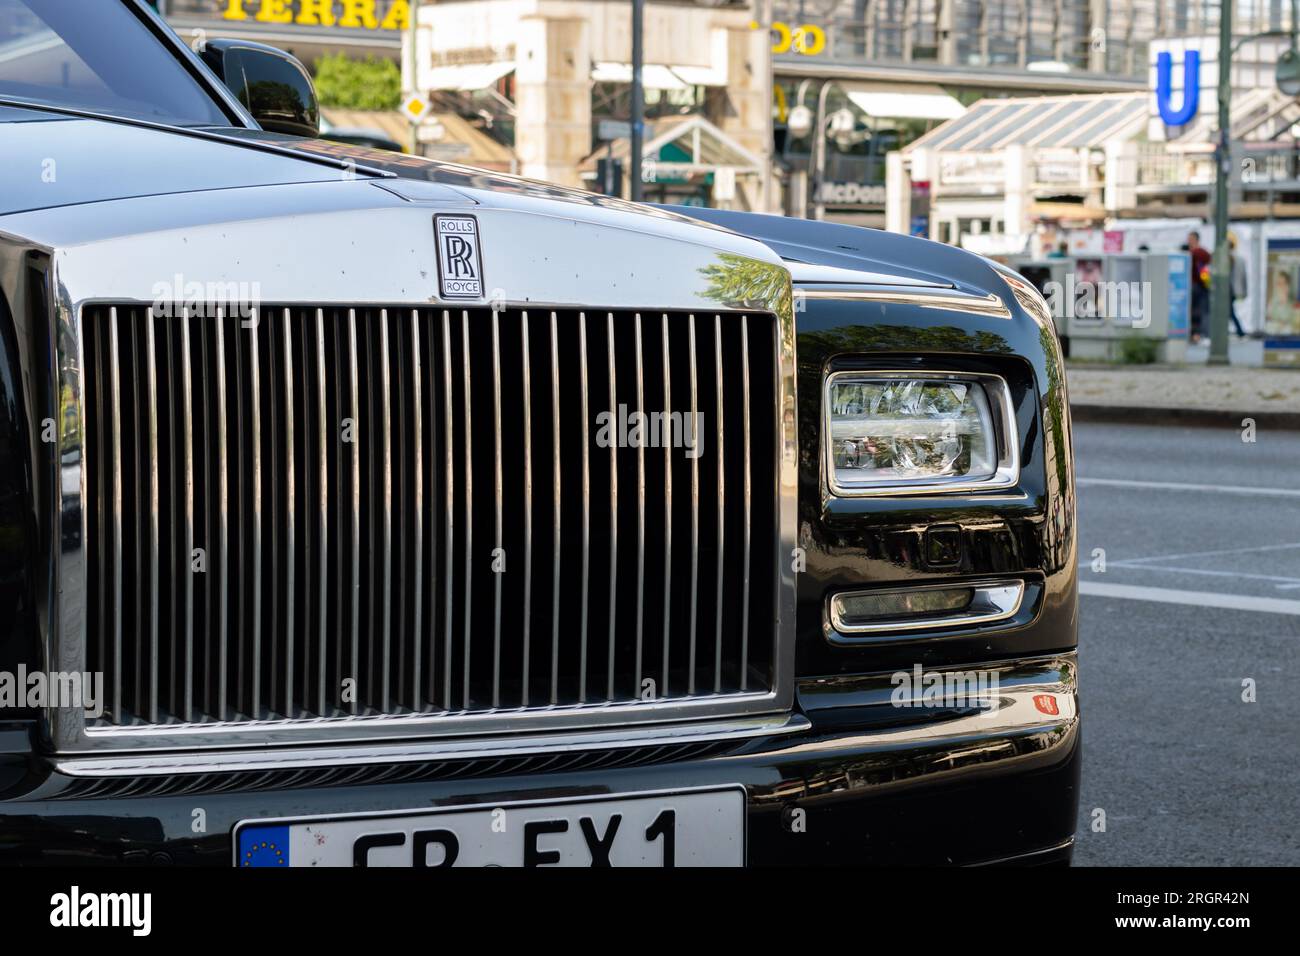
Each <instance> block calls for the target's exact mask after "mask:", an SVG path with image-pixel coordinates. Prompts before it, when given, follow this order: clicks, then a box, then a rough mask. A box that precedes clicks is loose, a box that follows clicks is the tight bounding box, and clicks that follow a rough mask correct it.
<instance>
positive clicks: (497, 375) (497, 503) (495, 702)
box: [492, 309, 505, 709]
mask: <svg viewBox="0 0 1300 956" xmlns="http://www.w3.org/2000/svg"><path fill="white" fill-rule="evenodd" d="M492 449H493V456H492V506H493V515H494V516H495V520H494V521H493V538H492V541H493V545H492V558H493V561H494V564H493V566H492V572H493V573H492V707H493V708H494V709H495V708H497V707H500V706H501V588H502V585H503V583H504V579H503V575H502V574H501V573H500V572H499V571H497V568H496V565H495V561H496V560H497V559H498V557H499V556H500V555H501V553H502V552H501V545H502V535H503V532H504V527H503V518H502V509H503V508H504V505H505V501H504V495H503V492H502V465H501V320H500V313H499V312H498V311H497V310H496V309H493V310H492Z"/></svg>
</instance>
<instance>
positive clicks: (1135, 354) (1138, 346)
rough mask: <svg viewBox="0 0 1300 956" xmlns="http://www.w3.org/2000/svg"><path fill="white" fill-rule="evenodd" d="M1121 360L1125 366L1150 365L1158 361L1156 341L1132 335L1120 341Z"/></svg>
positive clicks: (1143, 336)
mask: <svg viewBox="0 0 1300 956" xmlns="http://www.w3.org/2000/svg"><path fill="white" fill-rule="evenodd" d="M1119 360H1120V362H1122V363H1123V364H1125V365H1150V364H1152V363H1153V362H1154V361H1155V360H1156V340H1155V339H1153V338H1149V337H1147V336H1145V335H1137V334H1134V333H1130V334H1128V335H1125V336H1124V337H1123V338H1122V339H1120V340H1119Z"/></svg>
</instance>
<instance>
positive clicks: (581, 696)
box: [578, 312, 591, 703]
mask: <svg viewBox="0 0 1300 956" xmlns="http://www.w3.org/2000/svg"><path fill="white" fill-rule="evenodd" d="M578 366H579V368H578V382H579V385H580V387H581V390H582V425H581V427H580V428H579V429H578V433H579V434H580V435H581V436H582V613H581V621H582V623H581V626H580V627H579V635H580V637H579V640H580V642H581V643H580V650H579V652H578V661H579V663H578V700H579V702H582V703H585V702H586V700H587V615H588V608H589V605H590V602H591V593H590V589H589V584H590V580H591V579H590V573H591V448H590V445H589V442H590V438H589V435H588V432H589V431H590V430H591V418H590V417H589V415H590V411H589V408H588V404H587V313H586V312H579V313H578Z"/></svg>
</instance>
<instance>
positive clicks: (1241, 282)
mask: <svg viewBox="0 0 1300 956" xmlns="http://www.w3.org/2000/svg"><path fill="white" fill-rule="evenodd" d="M1228 256H1229V258H1230V260H1231V262H1232V268H1231V271H1230V272H1229V276H1230V279H1229V282H1228V292H1229V294H1230V296H1231V298H1230V299H1229V302H1230V304H1229V306H1228V314H1229V315H1230V316H1232V325H1233V328H1234V329H1236V332H1237V337H1238V338H1245V337H1246V332H1245V330H1243V329H1242V327H1241V319H1240V318H1238V316H1237V300H1238V299H1244V298H1246V296H1247V295H1248V294H1249V293H1248V292H1247V287H1246V263H1245V262H1244V261H1243V260H1242V258H1241V256H1239V255H1237V234H1236V233H1235V232H1230V233H1228Z"/></svg>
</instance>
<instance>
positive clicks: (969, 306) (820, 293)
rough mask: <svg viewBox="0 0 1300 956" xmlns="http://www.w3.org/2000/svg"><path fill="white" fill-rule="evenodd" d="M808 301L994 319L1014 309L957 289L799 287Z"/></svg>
mask: <svg viewBox="0 0 1300 956" xmlns="http://www.w3.org/2000/svg"><path fill="white" fill-rule="evenodd" d="M798 288H799V292H800V293H801V294H802V295H803V297H804V298H805V299H837V300H842V301H854V302H876V303H880V304H882V305H912V306H919V307H921V308H923V309H944V310H947V311H950V312H965V313H967V314H968V315H979V316H986V317H989V318H995V319H1010V318H1011V309H1009V308H1008V307H1007V305H1006V303H1005V302H1003V301H1002V300H1001V299H999V298H998V297H997V296H996V295H994V294H993V293H991V292H990V293H988V294H987V295H975V294H973V293H970V292H959V291H957V290H955V289H924V288H914V289H899V288H896V287H891V286H879V287H865V286H856V285H839V284H836V285H826V286H805V285H800V286H799V287H798Z"/></svg>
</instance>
